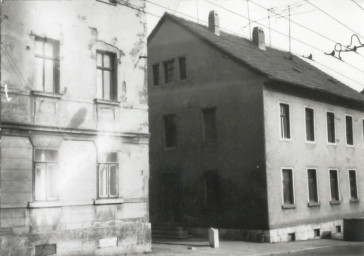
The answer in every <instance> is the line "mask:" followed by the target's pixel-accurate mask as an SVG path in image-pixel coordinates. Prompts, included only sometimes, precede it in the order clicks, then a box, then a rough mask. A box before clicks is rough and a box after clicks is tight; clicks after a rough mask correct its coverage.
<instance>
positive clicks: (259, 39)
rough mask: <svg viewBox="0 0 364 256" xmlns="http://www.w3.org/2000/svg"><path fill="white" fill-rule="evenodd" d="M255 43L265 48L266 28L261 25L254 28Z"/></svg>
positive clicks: (260, 47) (262, 48)
mask: <svg viewBox="0 0 364 256" xmlns="http://www.w3.org/2000/svg"><path fill="white" fill-rule="evenodd" d="M253 43H254V44H255V45H256V46H258V48H259V49H261V50H265V49H266V48H265V36H264V30H263V29H262V28H261V27H254V28H253Z"/></svg>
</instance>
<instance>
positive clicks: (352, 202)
mask: <svg viewBox="0 0 364 256" xmlns="http://www.w3.org/2000/svg"><path fill="white" fill-rule="evenodd" d="M350 203H351V204H358V203H359V199H350Z"/></svg>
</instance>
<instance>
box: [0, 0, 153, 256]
mask: <svg viewBox="0 0 364 256" xmlns="http://www.w3.org/2000/svg"><path fill="white" fill-rule="evenodd" d="M113 2H114V1H96V0H88V1H4V2H2V3H1V41H2V45H1V55H2V57H1V140H2V142H1V143H2V145H1V172H0V181H1V183H0V185H1V198H0V243H1V253H0V254H1V255H3V254H4V255H17V256H18V255H50V254H51V253H54V252H56V253H57V255H114V254H115V255H119V254H120V253H126V252H146V251H150V249H151V238H150V223H149V209H148V179H149V160H148V154H149V153H148V152H149V149H148V147H149V146H148V144H149V131H148V106H147V100H148V97H147V83H146V58H145V57H146V21H145V14H144V12H143V10H144V8H145V2H144V1H142V0H130V1H118V2H117V3H113ZM39 42H40V43H41V44H44V45H45V46H44V48H43V49H45V50H44V51H45V53H44V54H45V55H47V54H51V53H49V52H48V53H47V47H53V48H52V49H53V51H52V54H54V55H55V53H57V56H56V57H54V56H53V55H52V54H51V55H52V56H53V58H54V59H52V61H53V62H52V63H53V66H52V67H53V68H51V69H47V67H48V66H47V65H48V64H49V61H48V60H49V59H50V58H49V57H47V56H46V57H44V58H43V59H42V61H44V62H43V63H45V64H43V66H42V64H39V61H38V60H39V59H41V58H42V56H41V54H39V48H37V47H38V46H37V44H39ZM50 44H51V45H52V46H49V45H50ZM101 54H104V55H107V56H112V57H113V58H114V59H113V62H110V63H112V64H111V65H112V68H111V67H109V69H107V68H104V70H102V69H101V68H100V67H99V66H100V65H101V64H99V56H102V55H101ZM39 56H40V57H39ZM104 58H105V59H104V62H103V63H106V57H104ZM47 61H48V62H47ZM47 63H48V64H47ZM39 66H40V67H43V71H42V69H39ZM105 66H106V64H105ZM39 70H40V71H39ZM50 70H51V71H50ZM110 70H111V71H110ZM37 72H43V85H44V87H43V90H42V88H41V89H39V87H38V84H39V79H41V80H42V75H38V73H37ZM98 72H104V73H103V75H102V77H103V79H104V80H102V81H101V82H100V81H99V80H98V78H99V76H98V75H97V74H99V73H98ZM107 72H109V73H112V80H111V81H112V82H110V83H109V82H105V81H107V80H105V79H106V78H105V77H106V75H107V74H106V73H107ZM41 74H42V73H41ZM49 77H51V78H49ZM47 79H51V80H52V79H53V81H55V82H54V84H53V90H52V89H49V88H47V87H46V86H47V85H45V84H47V83H50V82H49V81H48V82H47ZM56 80H57V81H56ZM100 83H101V86H102V87H101V88H102V91H103V92H102V93H101V94H100V92H99V91H97V90H98V88H100V87H99V86H100ZM109 85H110V86H111V87H112V89H110V88H109V87H108V86H109ZM105 88H106V89H105ZM106 90H112V92H108V91H106ZM105 92H107V93H111V96H110V97H105V95H107V93H105ZM99 95H103V96H102V97H100V96H99ZM48 159H51V160H48ZM110 159H111V160H110ZM54 170H57V171H55V172H54V175H53V172H52V171H54ZM43 171H44V173H46V174H44V175H45V176H44V175H43ZM40 177H41V178H40Z"/></svg>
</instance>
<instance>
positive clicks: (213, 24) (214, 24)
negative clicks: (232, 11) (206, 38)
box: [209, 11, 220, 36]
mask: <svg viewBox="0 0 364 256" xmlns="http://www.w3.org/2000/svg"><path fill="white" fill-rule="evenodd" d="M209 29H210V31H212V32H214V33H215V35H217V36H219V35H220V22H219V15H218V14H217V12H215V11H210V13H209Z"/></svg>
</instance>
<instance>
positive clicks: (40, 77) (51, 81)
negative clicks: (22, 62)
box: [34, 37, 59, 93]
mask: <svg viewBox="0 0 364 256" xmlns="http://www.w3.org/2000/svg"><path fill="white" fill-rule="evenodd" d="M34 49H35V70H36V73H35V88H36V90H37V91H42V92H53V93H58V92H59V42H58V41H55V40H52V39H48V38H41V37H36V38H35V47H34Z"/></svg>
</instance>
